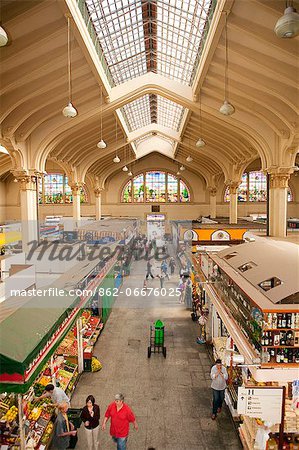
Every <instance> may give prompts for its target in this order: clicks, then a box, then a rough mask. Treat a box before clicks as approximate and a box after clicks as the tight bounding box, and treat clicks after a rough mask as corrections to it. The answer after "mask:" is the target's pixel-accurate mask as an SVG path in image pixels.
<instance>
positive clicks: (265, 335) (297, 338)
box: [261, 329, 299, 347]
mask: <svg viewBox="0 0 299 450" xmlns="http://www.w3.org/2000/svg"><path fill="white" fill-rule="evenodd" d="M261 346H262V347H299V330H298V331H296V330H290V329H288V330H277V331H272V330H271V331H270V330H264V331H263V332H262V336H261Z"/></svg>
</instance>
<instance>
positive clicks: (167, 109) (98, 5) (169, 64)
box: [85, 0, 216, 131]
mask: <svg viewBox="0 0 299 450" xmlns="http://www.w3.org/2000/svg"><path fill="white" fill-rule="evenodd" d="M85 3H86V6H87V10H88V14H89V15H90V19H91V23H92V24H93V26H94V29H95V32H96V34H97V36H98V39H99V42H100V45H101V48H102V51H103V54H104V57H105V60H106V63H107V66H108V71H109V75H111V77H112V79H113V82H114V84H115V85H120V84H122V83H125V82H126V81H128V80H132V79H134V78H136V77H139V76H141V75H144V74H146V73H147V72H153V73H157V74H160V75H163V76H165V77H167V78H169V79H171V80H176V81H179V82H180V83H182V84H185V85H189V86H191V85H192V83H193V80H194V76H195V73H196V69H197V67H198V64H199V60H200V55H201V52H202V49H203V45H204V40H205V37H206V35H207V33H208V29H209V25H210V21H211V18H212V15H213V11H214V7H215V4H216V0H181V1H180V2H178V1H177V0H85ZM121 111H122V114H123V116H124V118H125V121H126V122H127V124H128V128H129V130H130V131H134V130H136V129H138V128H141V127H144V126H146V125H149V124H151V123H158V124H161V125H164V126H165V127H169V128H172V129H174V130H176V131H179V126H180V124H181V121H182V117H183V113H184V111H185V109H184V108H183V107H182V106H180V105H178V104H176V103H173V102H171V101H169V100H167V99H165V98H162V97H159V96H157V95H145V96H143V97H142V98H140V99H138V100H135V101H133V102H131V103H130V104H128V105H126V106H124V107H123V108H122V109H121Z"/></svg>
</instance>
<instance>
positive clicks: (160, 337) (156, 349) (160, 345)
mask: <svg viewBox="0 0 299 450" xmlns="http://www.w3.org/2000/svg"><path fill="white" fill-rule="evenodd" d="M149 344H150V345H149V346H148V348H147V357H148V358H150V357H151V354H152V352H153V353H162V354H163V356H164V358H166V347H165V346H164V323H163V322H162V320H157V321H156V323H155V324H154V325H151V327H150V343H149Z"/></svg>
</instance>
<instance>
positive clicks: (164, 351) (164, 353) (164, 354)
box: [162, 347, 166, 358]
mask: <svg viewBox="0 0 299 450" xmlns="http://www.w3.org/2000/svg"><path fill="white" fill-rule="evenodd" d="M162 352H163V356H164V358H166V347H163V350H162Z"/></svg>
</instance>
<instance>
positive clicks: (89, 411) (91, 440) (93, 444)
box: [81, 395, 100, 450]
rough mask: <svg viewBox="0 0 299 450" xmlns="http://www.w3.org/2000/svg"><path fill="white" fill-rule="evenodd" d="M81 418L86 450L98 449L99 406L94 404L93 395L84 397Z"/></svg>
mask: <svg viewBox="0 0 299 450" xmlns="http://www.w3.org/2000/svg"><path fill="white" fill-rule="evenodd" d="M81 419H82V421H83V423H84V427H85V433H86V439H87V446H88V450H98V448H99V431H100V407H99V406H98V405H96V403H95V398H94V396H93V395H89V396H88V397H87V398H86V405H85V406H84V408H83V409H82V412H81Z"/></svg>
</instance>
